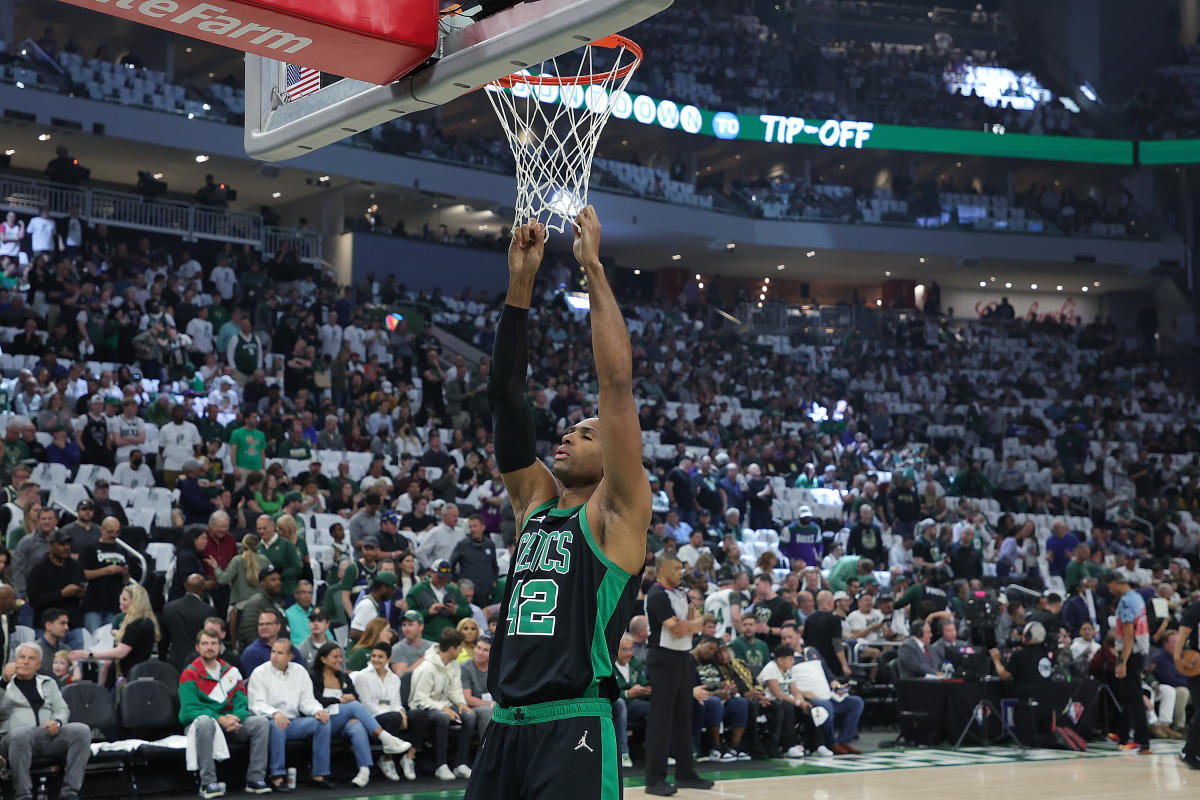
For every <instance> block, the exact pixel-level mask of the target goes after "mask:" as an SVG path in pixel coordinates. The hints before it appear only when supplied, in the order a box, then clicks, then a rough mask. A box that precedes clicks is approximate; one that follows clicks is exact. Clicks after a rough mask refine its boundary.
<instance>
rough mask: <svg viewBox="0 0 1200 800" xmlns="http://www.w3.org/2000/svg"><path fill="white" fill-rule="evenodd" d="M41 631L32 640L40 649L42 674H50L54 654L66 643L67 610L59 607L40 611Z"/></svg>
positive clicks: (68, 624) (69, 625) (68, 625)
mask: <svg viewBox="0 0 1200 800" xmlns="http://www.w3.org/2000/svg"><path fill="white" fill-rule="evenodd" d="M41 621H42V633H41V635H39V636H38V638H37V639H36V640H35V641H34V643H35V644H37V646H38V647H39V648H41V651H42V660H41V667H40V668H39V670H40V671H41V673H42V674H43V675H50V674H52V673H51V669H52V668H53V666H54V655H55V653H58V652H59V651H60V650H61V649H63V647H64V645H66V641H65V640H66V637H67V631H68V630H70V627H71V624H70V619H69V617H68V616H67V612H65V611H63V610H62V609H61V608H48V609H46V610H45V611H43V612H42V615H41Z"/></svg>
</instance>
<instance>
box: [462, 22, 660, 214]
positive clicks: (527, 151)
mask: <svg viewBox="0 0 1200 800" xmlns="http://www.w3.org/2000/svg"><path fill="white" fill-rule="evenodd" d="M575 52H576V53H577V52H578V51H575ZM598 54H599V55H600V56H601V58H600V59H597V55H598ZM575 57H576V55H575V53H568V54H566V55H563V56H559V57H558V58H552V59H550V60H549V61H545V62H543V63H542V64H541V65H540V67H539V68H538V69H537V70H536V71H533V72H531V71H530V70H522V71H521V72H519V73H517V74H514V75H510V76H508V77H506V78H500V79H499V80H497V81H493V82H492V83H489V84H488V85H487V92H486V94H487V96H488V100H490V101H491V103H492V108H493V109H495V111H496V116H497V117H499V119H500V124H501V126H502V127H503V128H504V135H505V137H506V138H507V139H508V144H509V146H510V147H511V148H512V152H513V157H514V159H515V160H516V162H517V202H516V216H515V219H514V220H513V224H514V225H523V224H524V223H526V222H528V221H529V220H530V219H531V218H532V219H535V220H537V221H538V222H541V223H542V224H544V225H545V226H546V228H547V230H549V229H553V230H556V231H558V232H559V233H563V232H565V231H566V229H567V225H568V224H571V225H573V224H574V220H575V215H576V214H578V213H579V211H580V209H582V208H583V207H584V206H585V205H587V196H588V180H589V179H590V178H591V174H592V157H593V155H594V154H595V152H596V144H597V142H598V141H599V140H600V132H601V131H603V130H604V125H605V123H607V122H608V118H609V116H610V115H611V114H612V110H613V108H614V106H615V105H616V104H617V103H618V102H628V100H629V97H628V95H627V94H625V87H626V85H627V84H628V83H629V79H630V77H631V76H632V75H633V72H634V70H636V69H637V67H638V65H639V64H641V63H642V50H641V48H640V47H638V46H637V45H636V44H634V43H633V42H632V41H630V40H629V39H626V38H625V37H624V36H617V35H613V36H608V37H606V38H604V39H600V40H598V41H595V42H592V43H591V44H589V45H586V46H585V47H584V48H583V54H582V57H581V58H580V59H579V64H578V66H577V67H573V66H571V63H573V59H574V58H575ZM599 60H603V61H604V62H605V63H607V62H609V61H611V62H612V63H611V65H609V66H607V67H604V66H600V65H599V64H598V63H597V62H598V61H599ZM597 67H599V71H597Z"/></svg>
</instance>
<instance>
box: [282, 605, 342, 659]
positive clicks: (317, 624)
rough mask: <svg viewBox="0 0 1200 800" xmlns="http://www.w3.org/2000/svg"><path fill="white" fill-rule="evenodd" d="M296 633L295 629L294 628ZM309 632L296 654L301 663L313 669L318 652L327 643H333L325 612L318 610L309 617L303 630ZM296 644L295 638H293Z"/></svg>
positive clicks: (297, 647) (298, 646)
mask: <svg viewBox="0 0 1200 800" xmlns="http://www.w3.org/2000/svg"><path fill="white" fill-rule="evenodd" d="M292 630H293V631H294V630H295V628H292ZM302 630H304V631H307V632H308V635H307V636H306V637H305V638H304V641H302V642H301V643H300V644H298V645H296V653H297V655H298V657H299V659H300V661H301V662H302V663H303V664H304V665H305V666H309V667H311V666H312V664H313V661H314V660H315V659H316V656H317V652H318V651H319V650H320V649H321V648H322V647H323V646H325V645H326V644H327V643H329V642H332V641H333V640H334V639H333V633H332V632H330V630H329V618H328V617H326V616H325V612H323V611H322V610H321V609H319V608H318V609H316V610H315V611H313V612H312V613H311V614H309V615H308V621H307V622H306V624H305V625H304V627H303V628H302ZM292 641H293V642H295V637H294V636H293V637H292Z"/></svg>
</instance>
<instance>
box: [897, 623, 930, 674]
mask: <svg viewBox="0 0 1200 800" xmlns="http://www.w3.org/2000/svg"><path fill="white" fill-rule="evenodd" d="M909 631H910V632H911V634H912V635H911V636H909V637H908V638H907V639H905V640H904V643H903V644H901V645H900V649H899V650H898V651H897V658H898V659H899V661H900V677H901V678H902V679H904V680H916V679H920V678H926V677H929V676H936V675H937V674H938V666H939V665H938V664H937V662H936V661H935V660H934V657H933V652H932V651H931V650H930V649H929V644H930V642H932V641H933V631H932V628H931V623H929V622H928V621H927V620H923V619H918V620H914V621H913V623H912V625H910V626H909Z"/></svg>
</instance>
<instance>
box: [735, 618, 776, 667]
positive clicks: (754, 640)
mask: <svg viewBox="0 0 1200 800" xmlns="http://www.w3.org/2000/svg"><path fill="white" fill-rule="evenodd" d="M757 622H758V621H757V620H756V619H755V618H754V615H753V614H743V615H742V619H741V622H740V625H741V634H742V635H741V636H739V637H738V638H736V639H734V640H733V641H732V642H730V643H729V649H730V650H732V651H733V656H734V658H736V659H738V660H739V661H741V662H742V663H744V664H745V665H746V666H747V667H749V668H750V672H751V673H752V674H753V675H754V677H756V678H757V677H758V673H759V670H761V669H762V668H763V667H765V666H766V665H767V662H768V661H770V660H771V653H770V651H768V650H767V643H766V642H764V641H762V640H761V639H759V638H758V637H757V636H755V634H754V626H755V625H756V624H757Z"/></svg>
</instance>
